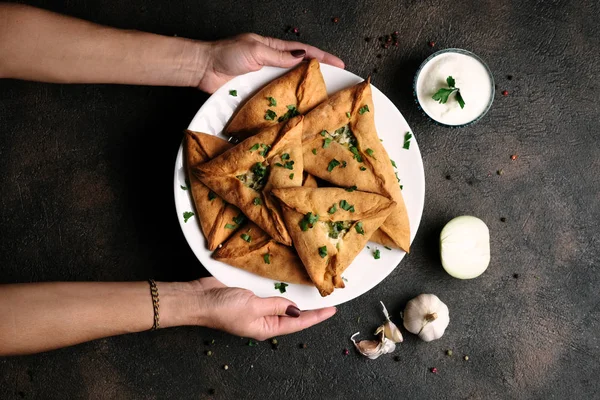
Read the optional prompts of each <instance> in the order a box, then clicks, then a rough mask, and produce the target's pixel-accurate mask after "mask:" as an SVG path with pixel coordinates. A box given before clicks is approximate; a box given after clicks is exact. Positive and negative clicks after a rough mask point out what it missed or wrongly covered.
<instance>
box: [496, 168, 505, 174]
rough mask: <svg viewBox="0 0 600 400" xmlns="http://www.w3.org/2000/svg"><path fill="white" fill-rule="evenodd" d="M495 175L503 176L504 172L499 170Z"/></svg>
mask: <svg viewBox="0 0 600 400" xmlns="http://www.w3.org/2000/svg"><path fill="white" fill-rule="evenodd" d="M496 173H497V174H498V175H504V170H503V169H499V170H498V171H497V172H496Z"/></svg>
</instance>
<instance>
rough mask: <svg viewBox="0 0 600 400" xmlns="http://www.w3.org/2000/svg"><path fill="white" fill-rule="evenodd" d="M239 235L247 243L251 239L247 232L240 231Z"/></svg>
mask: <svg viewBox="0 0 600 400" xmlns="http://www.w3.org/2000/svg"><path fill="white" fill-rule="evenodd" d="M240 237H241V238H242V239H244V240H245V241H246V242H248V243H250V242H251V241H252V238H251V237H250V235H248V234H247V233H242V234H241V235H240Z"/></svg>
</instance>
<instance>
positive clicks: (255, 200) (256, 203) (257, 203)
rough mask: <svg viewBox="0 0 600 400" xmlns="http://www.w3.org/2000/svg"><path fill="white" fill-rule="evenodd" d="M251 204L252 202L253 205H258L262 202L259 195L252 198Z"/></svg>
mask: <svg viewBox="0 0 600 400" xmlns="http://www.w3.org/2000/svg"><path fill="white" fill-rule="evenodd" d="M252 204H254V205H255V206H260V205H261V204H262V200H261V199H260V197H255V198H254V200H252Z"/></svg>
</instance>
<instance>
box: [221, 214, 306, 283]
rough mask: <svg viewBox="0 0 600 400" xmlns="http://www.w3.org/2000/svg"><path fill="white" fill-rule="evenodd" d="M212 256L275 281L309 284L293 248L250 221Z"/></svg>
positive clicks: (304, 270)
mask: <svg viewBox="0 0 600 400" xmlns="http://www.w3.org/2000/svg"><path fill="white" fill-rule="evenodd" d="M213 258H214V259H215V260H219V261H222V262H224V263H226V264H229V265H233V266H234V267H237V268H240V269H243V270H246V271H249V272H252V273H253V274H257V275H260V276H263V277H265V278H268V279H273V280H275V281H281V282H288V283H300V284H303V285H311V286H312V285H313V283H312V281H311V280H310V278H309V277H308V274H307V273H306V269H305V268H304V266H303V265H302V262H301V261H300V258H298V254H297V253H296V252H295V251H294V249H293V248H292V247H288V246H284V245H282V244H280V243H277V242H276V241H274V240H273V239H272V238H271V237H270V236H269V235H268V234H267V233H266V232H265V231H263V230H262V229H260V228H259V227H258V226H256V225H255V224H253V223H252V222H250V223H248V224H247V225H244V226H243V227H242V229H240V230H239V231H238V232H236V234H235V235H234V236H233V237H232V238H231V239H229V240H228V241H227V242H226V243H225V244H224V245H223V247H221V248H219V249H218V250H217V251H215V252H214V253H213Z"/></svg>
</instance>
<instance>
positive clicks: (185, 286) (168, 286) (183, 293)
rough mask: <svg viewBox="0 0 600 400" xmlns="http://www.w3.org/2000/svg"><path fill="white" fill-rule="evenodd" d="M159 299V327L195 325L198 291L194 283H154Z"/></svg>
mask: <svg viewBox="0 0 600 400" xmlns="http://www.w3.org/2000/svg"><path fill="white" fill-rule="evenodd" d="M156 284H157V287H158V294H159V299H160V312H159V314H160V327H161V328H169V327H173V326H184V325H197V324H198V322H197V321H198V309H197V304H198V296H199V295H201V291H199V290H198V288H197V287H196V285H194V282H156Z"/></svg>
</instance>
